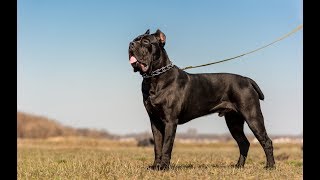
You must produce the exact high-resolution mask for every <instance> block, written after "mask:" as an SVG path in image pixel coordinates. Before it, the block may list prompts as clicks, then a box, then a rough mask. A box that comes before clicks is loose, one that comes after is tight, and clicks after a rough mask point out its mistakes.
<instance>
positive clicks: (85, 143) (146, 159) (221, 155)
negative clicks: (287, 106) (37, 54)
mask: <svg viewBox="0 0 320 180" xmlns="http://www.w3.org/2000/svg"><path fill="white" fill-rule="evenodd" d="M17 146H18V154H17V155H18V168H17V169H18V174H17V178H18V179H183V180H186V179H303V171H302V168H303V157H302V150H301V144H274V154H275V159H276V169H275V170H265V169H264V168H263V167H264V166H265V155H264V152H263V150H262V148H261V146H260V145H258V144H253V143H251V147H250V150H249V154H248V158H247V162H246V165H245V168H244V169H236V168H233V167H231V166H230V165H232V164H234V163H235V162H236V160H237V158H238V155H239V152H238V147H237V146H236V144H235V143H234V142H230V143H212V144H179V143H176V144H175V147H174V149H173V155H172V160H171V169H170V170H168V171H165V172H162V171H152V170H147V167H148V165H151V163H152V162H153V148H152V147H146V148H142V147H137V146H136V144H135V143H134V142H116V141H110V140H97V139H87V138H51V139H46V140H31V139H18V140H17Z"/></svg>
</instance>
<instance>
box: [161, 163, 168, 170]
mask: <svg viewBox="0 0 320 180" xmlns="http://www.w3.org/2000/svg"><path fill="white" fill-rule="evenodd" d="M169 168H170V163H166V162H161V163H160V170H168V169H169Z"/></svg>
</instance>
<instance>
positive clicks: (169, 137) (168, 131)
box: [160, 121, 177, 170]
mask: <svg viewBox="0 0 320 180" xmlns="http://www.w3.org/2000/svg"><path fill="white" fill-rule="evenodd" d="M176 130H177V123H175V122H170V121H169V122H165V130H164V138H163V147H162V157H161V163H160V169H161V170H165V169H168V168H169V165H170V159H171V152H172V147H173V142H174V138H175V135H176Z"/></svg>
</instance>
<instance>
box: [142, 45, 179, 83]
mask: <svg viewBox="0 0 320 180" xmlns="http://www.w3.org/2000/svg"><path fill="white" fill-rule="evenodd" d="M172 67H173V64H172V62H171V61H170V59H169V57H168V55H167V53H166V51H165V50H164V49H162V51H161V55H160V57H159V58H158V59H154V60H153V62H152V64H151V66H150V69H149V71H148V73H146V74H142V76H143V78H145V79H146V78H150V77H155V76H158V75H161V74H162V73H166V71H168V70H170V69H171V68H172ZM155 74H156V75H155Z"/></svg>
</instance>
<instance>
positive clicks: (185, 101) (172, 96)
mask: <svg viewBox="0 0 320 180" xmlns="http://www.w3.org/2000/svg"><path fill="white" fill-rule="evenodd" d="M165 43H166V36H165V34H164V33H162V32H161V31H160V30H157V31H156V32H155V33H153V34H150V32H149V30H147V32H145V33H144V34H142V35H140V36H138V37H136V38H135V39H134V40H133V41H132V42H130V44H129V62H130V64H131V65H132V67H133V70H134V72H137V71H138V72H140V74H141V75H142V77H143V81H142V95H143V103H144V106H145V108H146V110H147V112H148V115H149V118H150V123H151V129H152V133H153V137H154V163H153V165H151V166H150V168H151V169H157V170H163V169H168V168H169V165H170V159H171V152H172V147H173V143H174V138H175V133H176V129H177V125H178V124H184V123H186V122H188V121H190V120H192V119H195V118H197V117H200V116H204V115H208V114H212V113H218V115H219V116H224V117H225V120H226V123H227V126H228V128H229V130H230V133H231V135H232V137H233V138H234V139H235V140H236V142H237V144H238V146H239V150H240V157H239V160H238V162H237V163H236V165H235V166H236V167H243V166H244V164H245V161H246V157H247V154H248V150H249V146H250V143H249V141H248V139H247V138H246V136H245V134H244V132H243V125H244V122H246V123H247V124H248V126H249V127H250V129H251V131H252V132H253V134H254V135H255V137H256V138H257V139H258V140H259V142H260V144H261V146H262V148H263V150H264V152H265V155H266V159H267V163H266V168H273V167H274V165H275V162H274V157H273V146H272V141H271V139H270V138H269V137H268V135H267V132H266V129H265V126H264V120H263V115H262V112H261V108H260V102H259V100H263V99H264V95H263V93H262V91H261V90H260V88H259V86H258V85H257V84H256V83H255V82H254V81H253V80H252V79H250V78H248V77H243V76H240V75H236V74H229V73H203V74H189V73H187V72H185V71H183V70H181V69H179V68H178V67H177V66H175V65H173V64H172V62H171V61H170V59H169V57H168V55H167V53H166V51H165V49H164V45H165Z"/></svg>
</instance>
